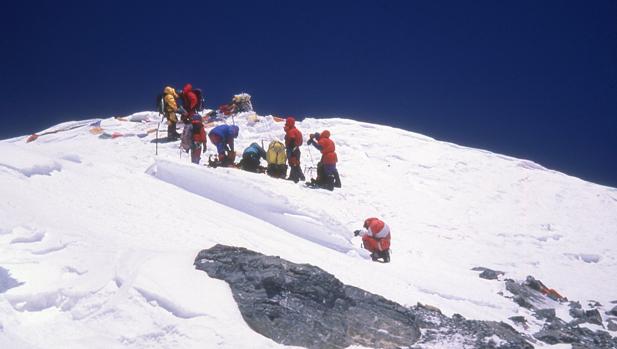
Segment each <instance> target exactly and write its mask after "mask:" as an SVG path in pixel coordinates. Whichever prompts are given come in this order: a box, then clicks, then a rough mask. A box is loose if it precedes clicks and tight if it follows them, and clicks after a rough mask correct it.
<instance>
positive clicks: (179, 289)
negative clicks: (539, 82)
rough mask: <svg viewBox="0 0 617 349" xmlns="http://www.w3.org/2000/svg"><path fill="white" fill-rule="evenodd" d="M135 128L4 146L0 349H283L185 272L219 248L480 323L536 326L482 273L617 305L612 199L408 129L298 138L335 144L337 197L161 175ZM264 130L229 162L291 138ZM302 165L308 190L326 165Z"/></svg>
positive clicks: (182, 159) (350, 126)
mask: <svg viewBox="0 0 617 349" xmlns="http://www.w3.org/2000/svg"><path fill="white" fill-rule="evenodd" d="M126 120H128V121H123V120H122V119H115V118H109V119H102V120H100V128H96V126H93V124H94V123H96V122H97V120H86V121H83V122H72V123H65V124H62V125H58V126H57V127H54V128H52V129H50V130H52V131H56V130H59V131H58V132H56V133H53V134H48V135H41V136H40V137H39V138H38V139H37V140H36V141H33V142H31V143H26V142H25V139H12V140H10V141H4V142H0V180H1V181H0V197H1V198H2V200H0V267H1V268H2V269H1V270H4V272H3V273H4V274H2V275H9V274H10V277H11V280H14V281H11V285H13V286H15V287H11V288H8V289H5V290H4V292H2V293H0V347H2V348H5V347H7V348H67V347H70V348H124V347H130V348H170V347H174V348H196V347H221V348H278V347H283V346H281V345H278V344H276V343H274V342H273V341H271V340H269V339H267V338H264V337H262V336H260V335H258V334H256V333H255V332H253V331H252V330H251V329H250V328H249V327H248V326H247V325H246V324H245V323H244V321H243V320H242V316H241V315H240V313H239V311H238V308H237V306H236V305H235V302H234V300H233V298H232V295H231V291H230V289H229V287H228V286H227V284H225V283H224V282H222V281H219V280H214V279H210V278H208V277H207V275H206V274H205V273H203V272H198V271H195V270H194V269H193V266H192V263H193V259H194V257H195V256H196V254H197V252H198V251H199V250H201V249H203V248H208V247H211V246H213V245H214V244H216V243H221V244H226V245H235V246H242V247H246V248H249V249H252V250H256V251H259V252H261V253H264V254H269V255H278V256H281V257H282V258H285V259H288V260H290V261H293V262H296V263H310V264H313V265H317V266H319V267H321V268H323V269H325V270H326V271H328V272H330V273H333V274H334V275H335V276H336V277H338V278H339V279H340V280H341V281H342V282H344V283H347V284H351V285H354V286H358V287H361V288H363V289H366V290H367V291H370V292H374V293H378V294H380V295H383V296H384V297H386V298H389V299H392V300H393V301H396V302H399V303H401V304H407V305H413V304H416V303H417V302H421V303H424V304H430V305H434V306H437V307H439V308H440V309H441V310H442V311H443V312H444V313H446V314H448V315H452V314H453V313H460V314H462V315H463V316H465V317H467V318H472V319H486V320H497V321H506V322H508V321H509V320H508V318H509V317H511V316H513V315H517V314H518V315H521V314H527V311H526V310H524V309H522V308H520V307H519V306H518V305H516V304H515V303H513V302H512V301H511V300H509V299H506V298H504V297H503V296H501V295H500V294H499V293H500V292H505V290H504V287H503V285H502V284H501V283H498V282H495V281H488V280H483V279H480V278H478V275H477V272H473V271H471V270H470V269H471V268H472V267H476V266H484V267H489V268H494V269H498V270H501V271H504V272H505V277H507V278H513V279H523V278H524V277H525V276H527V275H533V276H534V277H536V278H538V279H541V280H542V281H543V282H544V283H545V284H547V285H548V286H549V287H552V288H555V289H556V290H558V291H559V292H560V293H561V294H563V295H565V296H567V297H568V298H570V299H574V300H581V301H586V300H590V299H593V300H596V301H599V302H600V303H602V304H603V305H605V306H606V307H610V305H611V304H610V301H613V300H615V299H616V298H617V294H616V293H615V286H614V285H615V284H617V282H616V281H617V280H616V276H615V275H617V264H616V258H617V253H616V252H617V251H616V249H617V190H616V189H613V188H607V187H603V186H599V185H596V184H592V183H588V182H584V181H582V180H580V179H577V178H574V177H570V176H567V175H564V174H562V173H558V172H555V171H551V170H548V169H545V168H544V167H542V166H540V165H538V164H535V163H533V162H530V161H528V160H520V159H515V158H511V157H507V156H503V155H499V154H494V153H491V152H488V151H483V150H477V149H471V148H466V147H461V146H458V145H454V144H450V143H444V142H439V141H436V140H434V139H432V138H429V137H426V136H422V135H419V134H415V133H412V132H408V131H404V130H400V129H395V128H391V127H386V126H379V125H372V124H367V123H360V122H356V121H353V120H347V119H306V120H304V121H303V122H298V123H297V126H298V128H299V129H300V130H301V131H302V132H303V133H304V135H307V134H308V133H309V132H315V131H321V130H323V129H329V130H330V131H331V132H332V139H333V140H334V141H335V143H336V147H337V153H338V156H339V160H340V163H339V166H338V167H339V171H340V173H341V179H342V183H343V188H341V189H336V190H335V191H334V192H328V191H325V190H311V189H307V188H304V187H303V186H302V185H301V184H294V183H292V182H289V181H283V180H277V179H273V178H270V177H267V176H265V175H258V174H253V173H248V172H242V171H240V170H233V169H222V168H217V169H211V168H206V167H204V166H197V165H193V164H190V161H189V158H188V156H187V155H186V154H184V153H180V151H179V150H178V148H177V146H178V144H177V143H167V144H159V145H158V152H159V155H158V157H157V156H155V155H154V153H155V144H153V143H151V141H152V140H153V139H154V137H155V134H156V133H155V132H153V131H154V130H156V127H157V124H158V121H159V120H160V119H159V117H158V115H157V114H155V113H149V112H143V113H137V114H134V115H132V116H130V117H128V118H127V119H126ZM258 120H259V121H258V122H254V121H253V120H251V121H249V122H247V118H246V115H240V116H239V117H237V118H236V119H235V121H236V122H237V123H238V124H239V125H240V127H241V131H240V137H239V139H238V140H237V142H236V144H237V145H236V148H237V149H239V150H242V149H243V148H244V147H245V146H248V145H249V144H250V143H251V142H258V143H260V142H261V141H262V140H263V142H264V143H265V144H267V143H269V141H270V140H272V139H274V138H278V139H282V138H283V130H282V126H283V125H282V124H281V123H279V122H276V121H275V119H274V118H272V117H269V116H268V117H259V119H258ZM249 123H250V125H251V126H248V124H249ZM210 127H211V126H210ZM162 129H164V126H161V130H162ZM161 135H163V136H164V133H161ZM208 147H209V148H208V149H209V150H208V152H207V153H206V154H204V156H205V158H207V156H208V154H211V153H212V149H211V145H208ZM302 151H303V155H302V162H303V165H304V166H306V167H307V168H306V169H305V170H306V174H307V177H308V176H309V175H310V174H311V173H312V172H314V170H313V169H311V168H309V167H314V166H315V164H316V162H317V161H318V158H319V154H318V152H317V151H315V149H309V148H308V147H306V146H303V147H302ZM313 175H314V173H313ZM369 216H379V217H382V218H383V219H384V220H385V221H386V222H387V223H388V224H389V225H390V227H391V229H392V235H393V240H392V262H391V263H390V264H380V263H373V262H371V261H370V260H369V259H367V258H366V252H365V251H363V250H361V249H360V247H359V246H360V239H359V238H355V237H353V234H352V231H353V230H355V229H359V228H360V227H361V225H362V222H363V220H364V219H365V218H366V217H369ZM2 275H0V278H3V276H2ZM6 280H8V279H6ZM534 326H536V324H534V323H533V322H532V323H530V327H531V328H533V327H534Z"/></svg>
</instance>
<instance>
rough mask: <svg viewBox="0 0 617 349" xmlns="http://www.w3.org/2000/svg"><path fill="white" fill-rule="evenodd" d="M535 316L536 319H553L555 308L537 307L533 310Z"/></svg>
mask: <svg viewBox="0 0 617 349" xmlns="http://www.w3.org/2000/svg"><path fill="white" fill-rule="evenodd" d="M535 316H536V317H537V318H538V319H545V320H547V321H553V320H554V319H555V309H553V308H547V309H538V310H536V312H535Z"/></svg>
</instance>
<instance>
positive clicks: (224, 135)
mask: <svg viewBox="0 0 617 349" xmlns="http://www.w3.org/2000/svg"><path fill="white" fill-rule="evenodd" d="M239 131H240V128H239V127H238V126H236V125H219V126H217V127H215V128H213V129H212V130H210V132H209V133H208V136H210V140H211V141H212V143H214V145H216V150H217V151H218V153H219V154H224V153H225V151H226V150H227V149H226V146H227V145H229V149H230V150H231V151H234V138H237V137H238V132H239Z"/></svg>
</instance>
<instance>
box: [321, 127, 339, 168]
mask: <svg viewBox="0 0 617 349" xmlns="http://www.w3.org/2000/svg"><path fill="white" fill-rule="evenodd" d="M317 143H318V144H319V145H320V146H321V162H322V163H323V164H324V165H335V164H336V163H337V162H338V158H337V156H336V152H335V146H334V142H333V141H332V140H331V139H330V131H328V130H325V131H323V132H322V133H321V134H320V135H319V140H318V141H317Z"/></svg>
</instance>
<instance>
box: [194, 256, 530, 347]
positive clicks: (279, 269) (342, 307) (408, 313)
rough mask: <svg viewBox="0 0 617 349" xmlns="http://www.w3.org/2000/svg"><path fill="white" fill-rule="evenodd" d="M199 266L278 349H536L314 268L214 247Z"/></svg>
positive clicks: (502, 329)
mask: <svg viewBox="0 0 617 349" xmlns="http://www.w3.org/2000/svg"><path fill="white" fill-rule="evenodd" d="M195 266H196V268H197V269H200V270H203V271H205V272H207V273H208V275H210V277H214V278H218V279H222V280H225V281H226V282H228V283H229V285H230V286H231V290H232V292H233V296H234V299H235V300H236V302H237V303H238V307H239V309H240V312H241V313H242V316H243V317H244V319H245V321H246V322H247V324H248V325H249V326H250V327H251V328H252V329H254V330H255V331H257V332H259V333H261V334H262V335H264V336H266V337H268V338H271V339H273V340H274V341H276V342H277V343H281V344H286V345H297V346H303V347H308V348H345V347H348V346H350V345H362V346H366V347H372V348H400V347H409V348H422V347H424V346H425V345H426V346H429V345H430V344H431V343H450V342H452V341H453V340H456V341H457V343H460V344H461V345H462V346H471V347H474V348H487V349H488V348H502V349H506V348H512V349H514V348H532V346H531V345H530V344H529V343H528V342H527V341H526V340H525V338H524V337H523V336H522V335H521V334H519V333H518V332H516V330H514V329H513V328H512V327H510V326H509V325H507V324H505V323H501V322H490V321H474V320H466V319H464V318H463V317H462V316H460V315H455V316H453V317H452V318H449V317H447V316H445V315H443V314H441V312H440V311H439V310H438V309H436V308H434V307H431V306H425V305H421V304H418V305H417V306H414V307H403V306H401V305H399V304H397V303H394V302H391V301H389V300H387V299H385V298H383V297H381V296H378V295H375V294H371V293H369V292H366V291H363V290H361V289H359V288H356V287H352V286H347V285H344V284H343V283H341V282H340V281H339V280H338V279H336V278H335V277H334V276H333V275H331V274H328V273H326V272H325V271H323V270H321V269H320V268H317V267H315V266H311V265H307V264H294V263H291V262H288V261H285V260H283V259H281V258H279V257H272V256H264V255H262V254H260V253H256V252H253V251H249V250H247V249H244V248H237V247H229V246H222V245H216V246H214V247H212V248H210V249H207V250H203V251H201V252H200V253H199V254H198V256H197V258H196V259H195ZM420 330H422V334H421V331H420Z"/></svg>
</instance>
